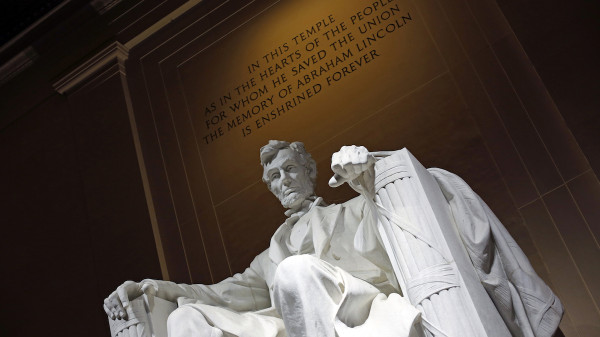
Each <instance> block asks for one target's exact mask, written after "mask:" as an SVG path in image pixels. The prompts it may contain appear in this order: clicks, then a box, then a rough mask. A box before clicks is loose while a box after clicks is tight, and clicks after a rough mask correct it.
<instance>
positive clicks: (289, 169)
mask: <svg viewBox="0 0 600 337" xmlns="http://www.w3.org/2000/svg"><path fill="white" fill-rule="evenodd" d="M295 168H296V166H294V165H288V166H286V167H285V170H286V171H287V172H292V171H293V170H294V169H295Z"/></svg>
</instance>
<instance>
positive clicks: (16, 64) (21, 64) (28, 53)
mask: <svg viewBox="0 0 600 337" xmlns="http://www.w3.org/2000/svg"><path fill="white" fill-rule="evenodd" d="M38 57H39V54H38V53H37V51H36V50H35V49H34V48H33V47H32V46H29V47H27V48H25V49H24V50H23V51H22V52H20V53H18V54H17V55H15V56H13V57H12V58H11V59H10V60H9V61H8V62H6V63H5V64H3V65H2V66H1V67H0V85H2V84H4V83H6V82H8V81H10V80H11V79H12V78H14V77H15V76H17V75H19V74H20V73H21V72H22V71H24V70H25V69H27V68H29V66H31V65H32V64H33V62H34V61H35V60H37V59H38Z"/></svg>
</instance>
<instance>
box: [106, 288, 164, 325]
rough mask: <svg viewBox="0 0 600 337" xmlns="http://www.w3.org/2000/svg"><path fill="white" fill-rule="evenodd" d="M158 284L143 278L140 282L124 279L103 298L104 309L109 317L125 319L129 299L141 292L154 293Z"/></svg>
mask: <svg viewBox="0 0 600 337" xmlns="http://www.w3.org/2000/svg"><path fill="white" fill-rule="evenodd" d="M157 290H158V286H157V284H156V282H155V281H154V280H143V281H142V282H140V283H137V282H133V281H125V283H123V284H121V285H120V286H119V287H118V288H117V290H115V291H113V292H112V294H110V295H109V296H108V297H107V298H106V299H104V311H106V314H107V315H108V317H110V318H111V319H118V318H121V319H127V310H126V309H127V307H128V306H129V301H131V300H134V299H136V298H138V297H140V296H142V295H143V294H155V293H156V291H157Z"/></svg>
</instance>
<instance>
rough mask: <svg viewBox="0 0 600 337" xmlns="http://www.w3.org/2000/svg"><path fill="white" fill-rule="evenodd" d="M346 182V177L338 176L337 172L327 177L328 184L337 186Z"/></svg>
mask: <svg viewBox="0 0 600 337" xmlns="http://www.w3.org/2000/svg"><path fill="white" fill-rule="evenodd" d="M345 182H346V179H345V178H343V177H342V176H340V175H339V174H334V175H333V177H331V179H329V186H331V187H338V186H341V185H343V184H344V183H345Z"/></svg>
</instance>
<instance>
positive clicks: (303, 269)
mask: <svg viewBox="0 0 600 337" xmlns="http://www.w3.org/2000/svg"><path fill="white" fill-rule="evenodd" d="M318 262H319V259H317V258H315V257H313V256H310V255H296V256H290V257H288V258H286V259H285V260H283V261H281V263H279V265H278V266H277V270H276V271H275V279H274V281H273V283H274V286H275V288H278V289H283V290H285V289H288V288H292V289H295V288H296V287H297V286H298V285H300V284H302V283H304V282H307V281H309V279H311V278H312V276H313V275H314V273H315V271H318V268H315V266H316V265H317V264H318Z"/></svg>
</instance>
